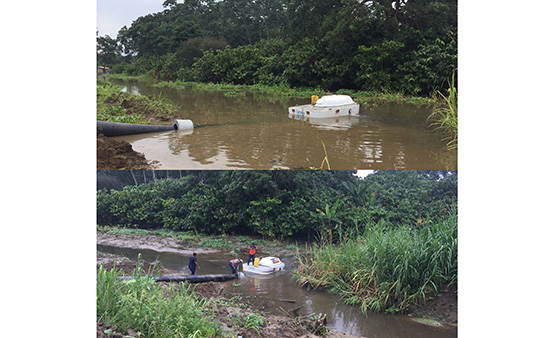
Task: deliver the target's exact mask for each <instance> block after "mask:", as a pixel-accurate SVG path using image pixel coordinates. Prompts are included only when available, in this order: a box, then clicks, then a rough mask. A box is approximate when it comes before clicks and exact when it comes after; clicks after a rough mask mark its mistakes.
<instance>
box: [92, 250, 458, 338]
mask: <svg viewBox="0 0 554 338" xmlns="http://www.w3.org/2000/svg"><path fill="white" fill-rule="evenodd" d="M97 250H98V251H100V252H104V253H111V254H116V255H120V256H125V257H127V258H129V259H131V260H134V261H136V259H137V257H138V254H139V253H140V254H141V256H142V259H144V260H145V261H146V262H154V261H159V262H160V264H161V265H162V266H164V267H165V268H168V269H171V270H178V271H183V274H189V273H190V271H189V270H188V267H187V266H188V256H189V255H190V254H188V255H184V254H182V253H179V252H158V251H154V250H149V249H130V248H120V247H112V246H106V245H97ZM259 254H260V255H258V256H259V257H263V256H267V255H269V253H265V252H263V251H262V252H259ZM279 258H280V259H281V260H282V261H283V262H285V270H283V271H279V272H276V273H275V274H271V275H254V274H248V273H247V274H246V276H245V277H244V278H241V279H240V280H238V281H236V280H235V281H229V282H225V284H226V286H225V288H224V290H223V292H222V295H223V296H226V297H229V298H230V297H233V296H237V295H238V296H242V298H243V299H246V300H248V301H249V302H250V303H251V304H253V305H254V306H255V307H263V308H264V309H265V310H266V311H269V312H273V313H275V314H282V313H281V312H280V311H279V310H278V309H279V307H281V308H283V309H284V310H287V311H290V310H292V309H296V308H299V307H300V309H299V310H298V312H299V314H300V315H307V314H311V313H316V314H319V313H322V314H327V327H328V328H331V329H334V330H337V331H341V332H346V333H348V334H351V335H354V336H360V337H368V338H369V337H373V338H404V337H405V338H455V337H457V336H458V335H457V327H456V326H442V327H436V326H430V325H424V324H421V323H418V322H415V321H414V320H412V318H410V317H408V316H400V315H385V314H375V313H372V312H368V314H367V315H364V314H363V313H362V312H361V311H360V309H359V308H357V307H355V306H349V305H345V304H343V303H342V302H341V301H340V300H339V299H338V298H337V297H336V296H334V295H330V294H328V293H326V292H323V291H313V290H311V291H309V290H307V289H306V288H302V287H299V286H298V285H296V284H295V283H294V282H293V281H291V278H290V273H291V272H292V270H293V269H294V258H293V257H279ZM229 259H230V256H229V255H228V254H227V253H224V252H221V253H210V254H199V255H198V263H199V265H200V267H201V268H200V270H197V272H196V273H197V274H227V273H231V269H230V267H229V266H228V262H229ZM285 300H286V301H285ZM290 301H293V302H290Z"/></svg>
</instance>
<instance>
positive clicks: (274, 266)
mask: <svg viewBox="0 0 554 338" xmlns="http://www.w3.org/2000/svg"><path fill="white" fill-rule="evenodd" d="M284 268H285V263H283V262H282V261H281V260H280V259H279V258H277V257H264V258H262V259H260V263H259V264H258V266H257V267H256V266H254V263H250V265H247V264H243V265H242V270H243V271H244V272H247V273H248V272H251V273H255V274H260V275H268V274H270V273H274V272H277V271H280V270H283V269H284Z"/></svg>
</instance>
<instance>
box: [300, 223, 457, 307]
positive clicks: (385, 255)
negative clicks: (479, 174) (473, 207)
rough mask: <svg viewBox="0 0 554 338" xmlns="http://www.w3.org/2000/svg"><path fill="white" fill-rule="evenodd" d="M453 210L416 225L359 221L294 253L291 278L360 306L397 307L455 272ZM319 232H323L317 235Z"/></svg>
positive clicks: (451, 280) (424, 294)
mask: <svg viewBox="0 0 554 338" xmlns="http://www.w3.org/2000/svg"><path fill="white" fill-rule="evenodd" d="M456 216H457V215H451V216H450V217H449V218H448V219H445V220H441V221H438V222H429V223H423V224H421V225H420V226H418V227H417V228H414V227H411V226H399V227H394V228H391V227H389V226H388V225H387V224H386V222H385V221H383V220H380V221H378V222H377V223H376V224H373V223H367V224H364V232H363V233H362V234H360V235H356V234H355V233H353V232H352V231H350V232H345V233H343V234H342V236H340V241H339V242H338V243H337V244H331V243H329V242H325V243H323V244H322V245H320V246H314V247H313V248H310V249H309V250H308V252H307V254H306V255H299V256H300V263H299V266H298V269H297V270H296V271H295V279H296V280H297V281H298V282H299V283H300V284H301V285H310V286H312V287H313V288H315V289H317V288H322V289H327V290H329V291H330V292H332V293H336V294H338V295H339V296H340V297H341V298H342V299H343V300H344V301H345V302H346V303H348V304H359V305H360V307H361V309H362V311H363V312H366V311H367V310H372V311H377V312H379V311H386V312H398V311H403V310H406V308H407V307H408V306H409V305H410V304H412V303H414V302H415V301H416V300H418V299H426V297H427V296H428V295H434V294H436V293H437V292H438V290H439V288H440V287H441V286H443V285H448V284H451V283H454V282H456V281H457V278H458V253H457V251H458V234H457V229H458V223H457V220H456ZM321 236H323V234H322V235H321Z"/></svg>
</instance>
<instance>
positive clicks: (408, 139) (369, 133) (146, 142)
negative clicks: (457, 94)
mask: <svg viewBox="0 0 554 338" xmlns="http://www.w3.org/2000/svg"><path fill="white" fill-rule="evenodd" d="M114 82H115V83H117V84H120V85H123V86H125V89H124V90H126V91H129V92H132V93H135V94H141V95H146V96H149V97H153V98H158V97H163V98H164V99H165V100H167V101H168V102H171V103H173V104H175V105H177V106H179V107H180V116H179V117H178V118H180V119H190V120H192V121H193V123H194V125H195V126H197V128H195V129H194V130H190V131H170V132H161V133H152V134H142V135H131V136H123V137H116V138H118V139H123V140H125V141H127V142H129V143H131V145H132V146H133V149H134V150H136V151H138V152H141V153H143V154H144V155H145V156H146V158H147V159H148V160H156V161H158V162H159V166H158V169H305V168H320V167H321V166H322V162H323V160H324V158H325V151H326V152H327V156H328V157H327V158H328V160H329V165H330V168H331V169H348V170H355V169H381V170H387V169H389V170H400V169H422V170H425V169H427V170H440V169H456V168H457V154H456V152H452V151H447V150H446V149H445V146H444V143H443V142H441V140H440V136H438V135H437V134H436V133H435V132H433V131H431V129H430V128H429V127H428V126H427V123H426V119H427V116H428V115H429V113H430V111H429V108H428V107H423V108H422V107H417V106H414V105H409V104H404V105H398V104H388V105H383V106H379V107H377V108H371V109H370V108H369V107H367V106H365V105H363V104H362V105H361V107H360V115H359V116H346V117H344V118H343V119H330V120H329V119H325V120H321V119H320V120H317V119H316V120H314V119H312V120H311V121H300V120H294V119H292V118H289V116H288V110H287V108H288V107H289V106H293V105H300V104H307V103H309V102H310V98H309V97H307V98H305V99H291V98H288V97H286V96H283V95H277V94H263V93H259V92H254V91H247V90H240V91H237V90H235V91H229V90H227V91H225V90H205V89H199V88H194V87H192V86H188V87H186V88H185V89H178V90H177V89H172V88H163V89H161V88H156V87H154V86H152V85H150V84H147V83H144V82H137V81H131V80H115V81H114ZM237 93H238V94H237ZM231 94H232V95H231ZM198 126H201V127H200V128H198ZM324 168H325V169H327V165H325V166H324Z"/></svg>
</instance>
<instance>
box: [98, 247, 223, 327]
mask: <svg viewBox="0 0 554 338" xmlns="http://www.w3.org/2000/svg"><path fill="white" fill-rule="evenodd" d="M139 259H140V258H139ZM143 273H144V271H143V270H142V266H140V265H139V266H137V269H136V270H135V272H134V275H133V277H134V279H132V280H128V281H120V280H119V276H120V275H121V273H120V272H118V271H116V270H115V269H114V268H112V269H111V270H106V269H105V268H104V266H103V265H102V266H100V268H99V270H98V273H97V281H96V315H97V318H98V320H102V321H103V322H104V323H106V324H115V325H117V326H118V329H119V330H121V331H122V332H126V331H127V329H134V330H136V331H137V332H140V334H141V336H144V337H196V336H203V337H221V336H223V330H222V329H221V324H220V323H218V322H217V321H216V320H215V316H214V315H213V314H212V312H211V311H212V310H211V303H210V300H209V299H203V298H202V297H199V296H197V295H196V294H195V293H194V292H193V291H192V290H191V287H190V284H188V285H187V284H184V283H179V286H178V287H174V286H173V285H170V286H169V288H168V289H166V288H164V287H162V286H161V285H158V284H156V282H155V281H154V279H153V278H152V277H150V276H148V274H147V275H143Z"/></svg>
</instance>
